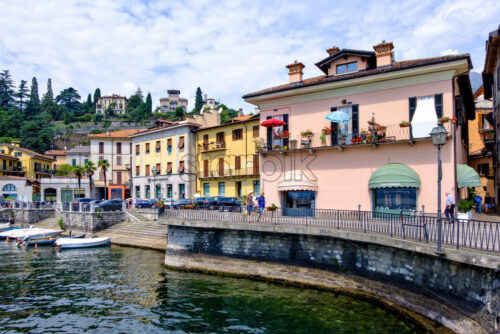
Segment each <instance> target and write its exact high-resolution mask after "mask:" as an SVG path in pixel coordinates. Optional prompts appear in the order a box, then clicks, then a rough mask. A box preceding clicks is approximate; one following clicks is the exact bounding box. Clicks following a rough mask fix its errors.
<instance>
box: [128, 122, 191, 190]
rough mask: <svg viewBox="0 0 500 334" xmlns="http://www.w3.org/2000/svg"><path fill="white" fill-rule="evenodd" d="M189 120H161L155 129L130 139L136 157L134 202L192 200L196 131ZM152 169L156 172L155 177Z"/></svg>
mask: <svg viewBox="0 0 500 334" xmlns="http://www.w3.org/2000/svg"><path fill="white" fill-rule="evenodd" d="M198 127H199V125H198V124H196V123H191V122H188V121H182V122H166V121H163V122H162V121H158V122H157V123H156V127H153V128H151V129H148V130H146V131H142V132H138V133H136V134H133V135H131V136H130V138H131V139H132V147H133V150H134V155H133V158H132V161H133V166H132V173H133V182H132V183H133V191H132V197H133V198H134V199H137V198H141V199H144V198H145V199H150V198H167V199H182V198H192V197H193V195H194V186H195V169H194V162H195V151H194V141H195V137H194V133H193V130H195V129H196V128H198ZM153 170H156V175H154V172H153Z"/></svg>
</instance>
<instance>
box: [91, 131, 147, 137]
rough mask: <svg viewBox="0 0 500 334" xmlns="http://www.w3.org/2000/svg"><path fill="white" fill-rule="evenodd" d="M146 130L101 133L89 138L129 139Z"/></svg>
mask: <svg viewBox="0 0 500 334" xmlns="http://www.w3.org/2000/svg"><path fill="white" fill-rule="evenodd" d="M144 130H145V129H126V130H118V131H109V135H108V132H101V133H96V134H92V135H88V138H104V139H105V138H127V137H128V136H130V135H133V134H136V133H137V132H141V131H144Z"/></svg>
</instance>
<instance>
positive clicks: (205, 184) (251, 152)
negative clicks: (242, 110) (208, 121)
mask: <svg viewBox="0 0 500 334" xmlns="http://www.w3.org/2000/svg"><path fill="white" fill-rule="evenodd" d="M259 122H260V118H259V116H258V115H256V116H242V117H237V118H234V119H232V121H231V123H228V124H223V125H218V126H213V127H208V128H201V129H199V130H197V131H196V142H195V144H196V170H197V173H196V189H195V194H196V195H199V196H230V197H243V196H246V195H247V194H248V193H249V192H250V191H253V192H254V194H255V195H258V194H259V193H260V175H259V155H258V154H257V152H256V150H255V140H257V139H258V138H259V131H260V128H259Z"/></svg>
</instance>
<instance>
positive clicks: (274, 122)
mask: <svg viewBox="0 0 500 334" xmlns="http://www.w3.org/2000/svg"><path fill="white" fill-rule="evenodd" d="M285 124H286V123H285V122H283V121H280V120H279V119H276V118H270V119H266V120H265V121H264V122H262V123H260V126H263V127H265V128H274V127H277V126H282V125H285Z"/></svg>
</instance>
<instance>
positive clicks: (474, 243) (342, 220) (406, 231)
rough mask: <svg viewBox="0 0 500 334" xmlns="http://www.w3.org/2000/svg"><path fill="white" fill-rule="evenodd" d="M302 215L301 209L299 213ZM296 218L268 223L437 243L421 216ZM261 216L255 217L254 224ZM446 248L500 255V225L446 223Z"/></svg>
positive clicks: (194, 214)
mask: <svg viewBox="0 0 500 334" xmlns="http://www.w3.org/2000/svg"><path fill="white" fill-rule="evenodd" d="M297 210H299V211H300V209H297ZM299 211H297V212H295V214H296V216H285V215H283V210H281V209H279V208H278V209H276V211H268V210H265V213H264V217H263V218H264V220H265V222H266V223H271V224H277V225H278V224H280V225H294V226H308V227H309V226H310V227H320V228H331V229H337V230H348V231H358V232H363V233H370V234H379V235H385V236H388V237H391V238H401V239H408V240H413V241H418V242H425V243H436V242H437V232H438V231H437V227H438V224H437V217H435V216H429V215H424V214H422V213H421V212H416V211H405V212H402V213H401V214H393V213H380V212H372V211H350V210H330V209H304V212H299ZM257 216H258V212H254V213H253V214H252V217H251V220H252V221H254V220H255V218H256V217H257ZM164 217H165V218H167V219H168V218H178V219H188V220H213V221H231V222H244V221H249V217H248V216H244V215H242V213H238V212H226V211H223V212H220V211H217V210H205V209H202V210H166V211H165V214H164ZM441 239H442V240H441V241H442V244H443V245H447V246H451V247H454V248H456V249H459V248H467V249H475V250H481V251H487V252H494V253H500V222H493V221H480V220H462V219H446V218H443V220H442V236H441Z"/></svg>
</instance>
